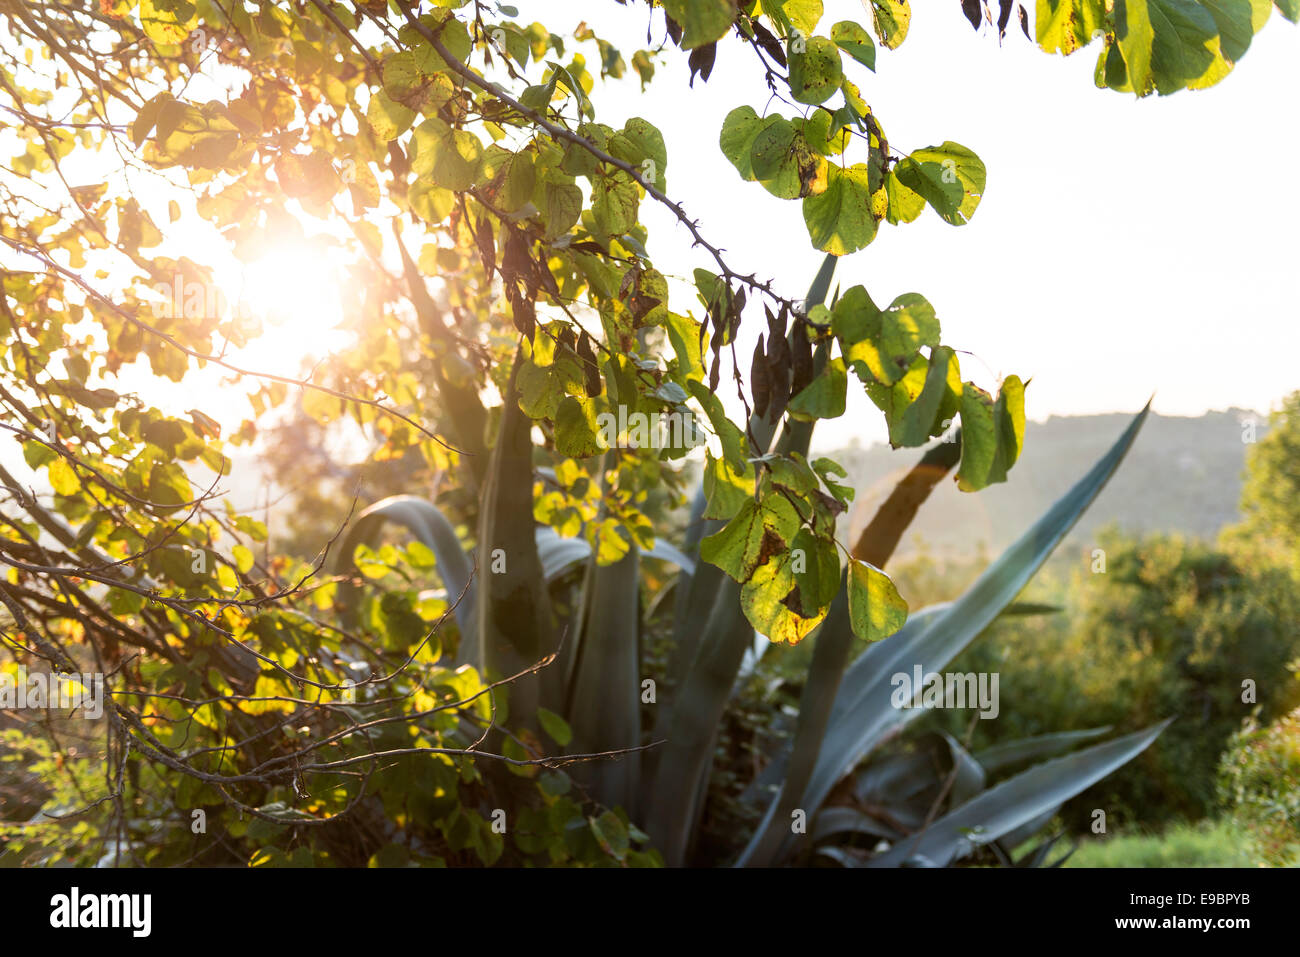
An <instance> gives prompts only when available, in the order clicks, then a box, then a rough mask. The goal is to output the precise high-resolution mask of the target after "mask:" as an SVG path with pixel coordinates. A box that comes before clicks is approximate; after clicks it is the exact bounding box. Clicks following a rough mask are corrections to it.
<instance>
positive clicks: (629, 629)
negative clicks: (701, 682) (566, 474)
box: [568, 545, 641, 816]
mask: <svg viewBox="0 0 1300 957" xmlns="http://www.w3.org/2000/svg"><path fill="white" fill-rule="evenodd" d="M640 572H641V556H640V551H639V550H638V549H637V547H636V546H635V545H633V546H632V547H631V548H630V549H629V550H628V553H627V554H626V555H624V556H623V558H621V559H620V560H619V561H617V562H615V563H613V564H612V565H597V564H596V563H595V561H594V559H593V560H591V561H590V562H589V564H588V566H587V578H586V581H585V582H584V585H583V600H584V603H585V610H584V613H583V616H582V638H581V641H580V642H579V644H578V660H577V661H576V662H575V667H574V675H573V682H572V686H571V688H570V691H569V695H570V701H569V709H568V716H569V727H570V728H572V729H573V741H572V743H571V744H570V746H569V752H570V753H572V754H591V753H594V752H598V751H617V750H624V749H627V748H635V747H637V746H638V745H639V744H640V743H641V711H640V708H641V697H640V693H639V692H640V684H641V654H640V651H641V642H640V625H641V617H640V604H641V603H640V590H641V580H640ZM640 772H641V756H640V755H639V754H636V753H633V754H627V755H623V756H622V757H618V758H614V759H611V760H607V761H595V762H591V763H589V764H585V765H583V766H581V767H580V768H578V769H576V770H575V771H574V774H575V775H576V776H577V777H579V778H580V779H581V780H582V781H583V782H584V783H585V784H586V785H587V786H588V787H589V788H590V790H591V793H592V795H593V796H594V797H595V798H596V799H597V800H598V801H600V802H601V803H602V804H605V805H607V806H608V807H617V806H622V807H623V808H625V809H626V810H627V811H628V813H629V814H631V815H633V816H636V814H637V813H638V811H637V807H636V798H637V789H638V788H639V786H640Z"/></svg>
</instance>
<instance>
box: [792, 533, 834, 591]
mask: <svg viewBox="0 0 1300 957" xmlns="http://www.w3.org/2000/svg"><path fill="white" fill-rule="evenodd" d="M790 555H791V568H790V570H791V572H793V574H794V580H795V583H796V584H797V585H798V586H799V593H800V595H801V596H802V601H803V606H804V607H805V608H827V607H829V606H830V603H831V601H832V599H834V598H835V594H836V592H838V591H839V590H840V553H839V551H838V550H837V549H836V547H835V543H834V542H833V541H830V540H828V539H825V538H822V537H820V536H818V535H814V534H813V532H812V530H811V529H809V528H801V529H799V534H797V535H796V536H795V537H794V541H793V542H791V544H790Z"/></svg>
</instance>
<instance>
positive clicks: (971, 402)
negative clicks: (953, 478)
mask: <svg viewBox="0 0 1300 957" xmlns="http://www.w3.org/2000/svg"><path fill="white" fill-rule="evenodd" d="M1024 435H1025V387H1024V384H1023V383H1022V382H1021V381H1020V379H1019V377H1018V376H1014V375H1013V376H1008V377H1007V379H1006V381H1005V382H1003V384H1002V389H1001V391H1000V392H999V393H998V398H997V401H996V402H994V401H993V399H992V397H991V396H990V395H989V394H988V393H987V392H985V391H984V390H983V389H981V388H979V387H978V386H976V385H974V384H973V383H970V382H967V383H965V384H964V387H963V390H962V395H961V468H960V469H959V470H958V473H957V487H958V488H960V489H961V490H962V491H964V492H972V491H977V490H978V489H982V488H985V487H987V486H989V485H993V484H995V483H997V482H1005V481H1006V477H1007V470H1008V469H1010V468H1011V466H1012V465H1014V464H1015V462H1016V459H1018V458H1019V457H1020V449H1021V447H1022V446H1023V445H1024Z"/></svg>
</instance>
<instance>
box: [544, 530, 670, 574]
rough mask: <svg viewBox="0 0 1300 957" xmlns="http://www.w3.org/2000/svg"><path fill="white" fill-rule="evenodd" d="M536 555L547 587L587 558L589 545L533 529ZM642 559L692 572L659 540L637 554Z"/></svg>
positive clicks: (586, 542) (550, 531) (583, 540)
mask: <svg viewBox="0 0 1300 957" xmlns="http://www.w3.org/2000/svg"><path fill="white" fill-rule="evenodd" d="M537 553H538V554H539V555H540V556H541V559H542V574H543V575H545V576H546V581H547V584H550V583H551V582H553V581H555V579H557V578H559V577H560V576H561V575H563V574H564V573H565V572H567V571H569V570H571V569H572V568H574V567H576V566H577V565H580V564H581V563H582V562H584V561H586V560H587V559H589V558H590V557H591V544H590V543H589V542H588V541H587V540H586V539H585V538H564V537H563V536H561V535H560V534H559V533H558V532H557V531H556V530H555V529H553V528H549V527H548V528H539V529H538V530H537ZM641 554H642V555H643V557H646V558H658V559H660V560H662V561H665V562H672V563H673V564H674V565H676V566H677V567H678V568H680V569H682V571H683V572H684V573H686V574H688V575H689V574H691V573H692V572H694V571H695V560H694V559H693V558H691V557H690V556H689V555H686V554H684V553H683V552H681V551H679V550H678V549H676V548H674V547H673V546H672V545H669V544H668V543H667V542H665V541H664V540H663V539H658V540H656V541H655V543H654V547H653V548H650V549H648V550H647V551H645V552H642V553H641Z"/></svg>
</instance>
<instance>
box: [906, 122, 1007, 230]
mask: <svg viewBox="0 0 1300 957" xmlns="http://www.w3.org/2000/svg"><path fill="white" fill-rule="evenodd" d="M893 172H894V173H895V175H896V176H897V177H898V180H899V182H900V183H902V184H903V185H904V186H906V187H907V188H908V189H910V190H913V191H914V192H916V193H919V194H920V195H921V196H922V197H924V198H925V201H926V202H927V203H929V204H930V205H931V206H932V207H933V208H934V211H935V212H936V213H938V214H939V215H940V216H941V217H942V218H943V220H944V221H945V222H947V223H951V224H952V225H954V226H961V225H964V224H965V223H967V222H969V221H970V218H971V216H973V215H975V209H976V207H977V206H979V203H980V198H981V197H982V196H983V195H984V184H985V180H986V173H985V170H984V163H983V162H982V161H981V160H980V158H979V157H978V156H976V155H975V154H974V153H972V152H971V151H970V150H968V149H967V148H966V147H964V146H962V145H961V144H960V143H953V142H950V141H949V142H945V143H944V144H943V145H942V146H931V147H928V148H926V149H921V150H916V151H915V152H913V153H912V154H911V155H910V156H908V157H907V158H906V159H904V160H903V161H902V162H901V163H899V164H898V165H897V166H896V167H895V168H894V170H893Z"/></svg>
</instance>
